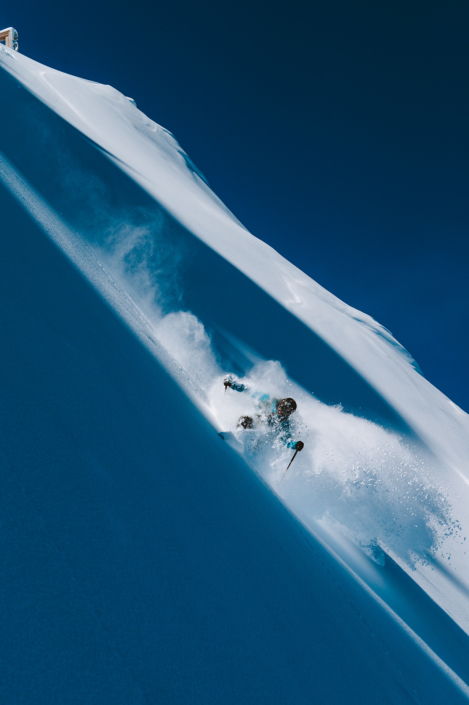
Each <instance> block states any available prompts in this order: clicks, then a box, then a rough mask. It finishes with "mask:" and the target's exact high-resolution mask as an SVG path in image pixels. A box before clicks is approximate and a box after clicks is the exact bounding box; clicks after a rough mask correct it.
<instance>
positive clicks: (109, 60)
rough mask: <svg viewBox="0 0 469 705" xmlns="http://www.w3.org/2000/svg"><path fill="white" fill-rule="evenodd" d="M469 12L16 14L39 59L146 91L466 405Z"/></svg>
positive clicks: (17, 10) (7, 12) (239, 191)
mask: <svg viewBox="0 0 469 705" xmlns="http://www.w3.org/2000/svg"><path fill="white" fill-rule="evenodd" d="M468 20H469V6H468V5H467V4H466V3H463V2H452V3H451V4H450V5H449V6H448V7H443V6H442V5H437V4H436V3H435V4H429V3H423V2H421V3H406V4H405V3H393V4H392V6H390V5H386V6H383V5H381V6H379V5H377V4H376V3H366V2H363V3H351V2H336V1H335V0H332V2H329V3H319V2H308V3H306V2H297V1H296V0H293V1H291V2H288V3H285V4H283V5H272V4H271V3H267V2H263V3H260V2H255V1H254V2H249V3H247V2H238V3H236V4H232V3H230V4H228V3H226V4H221V3H215V2H204V3H190V2H183V1H178V0H176V1H173V2H171V3H169V4H165V5H163V4H158V3H149V2H147V3H145V2H142V1H141V0H135V1H134V2H133V3H132V4H130V3H128V4H125V5H124V4H122V5H120V4H118V3H111V2H103V0H96V1H95V2H93V3H92V2H90V1H89V0H84V1H83V2H81V3H79V4H73V5H70V4H67V3H63V2H61V3H59V2H55V0H53V1H52V2H45V3H41V4H38V3H33V2H32V1H31V0H25V1H23V2H22V3H21V4H18V3H12V2H11V1H10V0H7V1H6V2H4V3H3V4H2V8H1V9H0V28H1V27H6V26H9V25H13V26H14V27H16V29H17V30H18V32H19V42H20V51H21V52H22V53H24V54H26V55H27V56H29V57H31V58H33V59H36V60H37V61H39V62H41V63H45V64H47V65H50V66H53V67H54V68H56V69H59V70H63V71H66V72H67V73H71V74H74V75H77V76H81V77H83V78H88V79H91V80H94V81H98V82H102V83H109V84H111V85H113V86H115V87H116V88H117V89H118V90H121V91H122V92H123V93H125V94H126V95H129V96H131V97H133V98H134V99H135V100H136V101H137V103H138V106H139V108H141V109H142V110H143V111H144V112H145V113H147V114H148V115H149V116H150V117H151V118H152V119H154V120H155V121H156V122H158V123H160V124H162V125H164V126H165V127H166V128H168V129H169V130H171V131H172V132H173V133H174V134H175V136H176V137H177V139H178V140H179V142H180V143H181V145H182V147H183V148H184V149H185V150H186V151H187V152H188V153H189V155H190V157H191V158H192V159H193V161H194V162H195V163H196V164H197V166H198V167H199V168H200V169H201V170H202V171H203V172H204V174H205V176H206V177H207V179H208V181H209V183H210V185H211V186H212V188H213V189H214V191H215V192H216V193H217V194H218V195H219V196H220V197H221V198H222V199H223V201H224V202H225V203H226V204H227V206H228V207H229V208H230V209H231V210H232V211H233V212H234V213H235V215H236V216H237V217H238V218H239V219H240V220H241V222H243V223H244V225H246V227H247V228H248V229H249V230H250V231H251V232H253V234H254V235H256V236H257V237H260V238H262V239H263V240H265V241H266V242H268V243H269V244H270V245H272V246H273V247H275V248H276V249H277V250H278V251H279V252H280V253H281V254H283V255H284V256H286V257H287V258H288V259H289V260H290V261H292V262H293V263H294V264H296V265H298V266H299V267H301V269H303V270H304V271H305V272H307V273H308V274H309V275H310V276H312V277H313V278H314V279H315V280H316V281H318V282H319V283H320V284H322V285H323V286H325V287H326V288H327V289H329V290H330V291H332V292H333V293H334V294H335V295H337V296H339V297H340V298H341V299H343V300H344V301H346V302H347V303H348V304H350V305H352V306H355V307H357V308H358V309H361V310H363V311H365V312H366V313H369V314H370V315H372V316H373V317H374V318H376V319H377V320H378V321H379V322H380V323H382V324H383V325H384V326H386V327H387V328H389V329H390V330H391V331H392V333H393V334H394V335H395V336H396V337H397V339H398V340H399V341H400V342H401V343H402V344H403V345H405V347H407V349H408V350H409V351H410V352H411V353H412V355H414V357H415V358H416V359H417V361H418V363H419V364H420V366H421V368H422V370H423V372H424V374H425V376H426V377H427V378H428V379H429V380H430V381H431V382H432V383H433V384H435V385H436V386H437V387H438V388H440V389H441V390H442V391H443V392H444V393H445V394H447V395H448V396H449V397H450V398H451V399H452V400H453V401H455V402H456V403H458V404H459V405H460V406H461V407H462V408H463V409H465V410H466V411H469V380H468V377H467V374H466V358H467V352H466V350H467V345H468V342H469V306H468V304H469V296H468V293H467V284H466V280H467V272H468V261H469V257H468V255H469V247H468V244H467V242H468V230H469V227H468V226H469V210H468V205H469V204H468V200H469V199H468V194H469V188H468V187H469V184H468V180H469V179H468V156H469V155H468V152H469V138H468V129H467V125H468V124H469V101H468V78H469V44H468V42H467V34H468V30H469V22H468ZM2 109H5V107H4V106H3V107H2ZM9 109H14V106H13V107H12V108H11V106H10V108H9Z"/></svg>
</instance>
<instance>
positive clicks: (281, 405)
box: [277, 397, 296, 416]
mask: <svg viewBox="0 0 469 705" xmlns="http://www.w3.org/2000/svg"><path fill="white" fill-rule="evenodd" d="M294 411H296V401H295V400H294V399H292V398H291V397H287V399H279V400H278V402H277V412H278V413H279V414H280V416H290V414H292V413H293V412H294Z"/></svg>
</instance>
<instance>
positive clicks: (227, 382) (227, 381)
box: [223, 377, 233, 389]
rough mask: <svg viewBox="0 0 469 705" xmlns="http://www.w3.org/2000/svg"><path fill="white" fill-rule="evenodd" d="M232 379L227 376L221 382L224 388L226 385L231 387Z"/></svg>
mask: <svg viewBox="0 0 469 705" xmlns="http://www.w3.org/2000/svg"><path fill="white" fill-rule="evenodd" d="M232 381H233V380H232V379H230V377H227V378H226V379H225V381H224V382H223V384H224V385H225V389H226V388H227V387H231V383H232Z"/></svg>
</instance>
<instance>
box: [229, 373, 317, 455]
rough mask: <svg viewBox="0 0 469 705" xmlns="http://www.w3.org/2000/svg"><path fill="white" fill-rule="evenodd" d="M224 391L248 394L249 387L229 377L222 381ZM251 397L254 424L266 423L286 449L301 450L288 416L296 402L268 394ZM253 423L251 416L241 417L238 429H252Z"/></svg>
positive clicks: (257, 393) (302, 445)
mask: <svg viewBox="0 0 469 705" xmlns="http://www.w3.org/2000/svg"><path fill="white" fill-rule="evenodd" d="M224 385H225V391H226V390H227V389H228V388H230V389H233V391H235V392H248V391H249V387H246V386H245V385H244V384H240V383H239V382H235V381H234V380H233V379H232V378H231V377H227V378H226V379H225V381H224ZM252 397H253V398H254V399H256V400H257V408H258V410H259V413H258V414H256V422H257V421H260V422H263V423H266V424H267V425H268V426H269V427H270V428H272V429H273V430H274V431H275V432H276V433H277V435H278V437H279V438H280V440H281V441H282V443H283V444H284V445H286V447H287V448H294V449H295V450H296V451H299V450H303V448H304V445H305V444H304V443H303V441H294V440H293V438H292V435H291V430H290V416H291V415H292V413H293V412H294V411H295V410H296V401H295V400H294V399H291V397H288V398H287V399H272V398H271V397H270V396H269V395H268V394H262V395H261V394H260V393H259V392H254V393H253V394H252ZM254 425H255V421H254V419H253V418H252V417H251V416H241V418H240V419H239V421H238V427H242V428H244V429H250V428H254Z"/></svg>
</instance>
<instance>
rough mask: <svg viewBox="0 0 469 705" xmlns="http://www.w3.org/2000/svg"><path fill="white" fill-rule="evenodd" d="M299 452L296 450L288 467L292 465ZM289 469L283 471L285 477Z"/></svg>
mask: <svg viewBox="0 0 469 705" xmlns="http://www.w3.org/2000/svg"><path fill="white" fill-rule="evenodd" d="M297 453H298V451H297V450H295V453H294V455H293V458H292V459H291V460H290V462H289V463H288V468H289V467H290V465H291V464H292V462H293V461H294V460H295V458H296V454H297ZM288 468H287V470H288ZM287 470H285V472H284V473H283V477H285V475H286V474H287ZM282 479H283V478H282Z"/></svg>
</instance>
